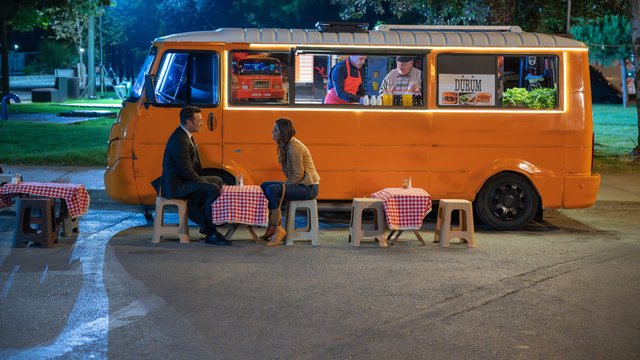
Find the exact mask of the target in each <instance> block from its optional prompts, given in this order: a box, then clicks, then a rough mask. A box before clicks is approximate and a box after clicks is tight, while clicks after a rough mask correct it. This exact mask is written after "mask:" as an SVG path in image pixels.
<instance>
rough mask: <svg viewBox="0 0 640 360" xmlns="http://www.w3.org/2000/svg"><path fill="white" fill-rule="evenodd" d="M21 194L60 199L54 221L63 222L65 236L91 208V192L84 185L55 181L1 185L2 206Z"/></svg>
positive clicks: (8, 204)
mask: <svg viewBox="0 0 640 360" xmlns="http://www.w3.org/2000/svg"><path fill="white" fill-rule="evenodd" d="M20 194H28V195H37V196H45V197H50V198H54V199H60V213H59V214H58V216H57V219H53V221H57V222H60V223H62V224H63V233H64V236H68V235H71V232H73V228H74V227H75V228H77V221H78V220H77V217H78V216H80V215H84V214H86V213H87V211H88V210H89V201H90V199H89V193H88V192H87V189H86V188H85V186H84V185H82V184H70V183H54V182H21V183H19V184H4V185H2V186H0V208H1V207H5V206H11V198H12V197H13V196H16V195H20Z"/></svg>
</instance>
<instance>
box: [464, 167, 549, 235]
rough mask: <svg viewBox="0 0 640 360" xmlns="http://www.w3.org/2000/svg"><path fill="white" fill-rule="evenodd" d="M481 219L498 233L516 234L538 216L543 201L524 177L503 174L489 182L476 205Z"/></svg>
mask: <svg viewBox="0 0 640 360" xmlns="http://www.w3.org/2000/svg"><path fill="white" fill-rule="evenodd" d="M474 205H475V208H476V213H477V214H478V217H479V218H480V220H482V222H484V223H485V224H487V225H489V226H491V227H492V228H493V229H495V230H516V229H520V228H522V227H524V226H525V225H527V224H528V223H529V222H530V221H531V219H533V217H534V216H535V215H536V213H537V211H538V207H539V206H540V200H539V198H538V194H537V193H536V192H535V190H534V189H533V187H532V186H531V184H530V183H529V182H528V181H527V180H526V179H525V178H524V177H522V176H521V175H518V174H514V173H502V174H497V175H494V176H493V177H491V178H489V180H487V182H485V184H484V185H483V186H482V189H480V192H479V193H478V196H477V197H476V201H475V204H474Z"/></svg>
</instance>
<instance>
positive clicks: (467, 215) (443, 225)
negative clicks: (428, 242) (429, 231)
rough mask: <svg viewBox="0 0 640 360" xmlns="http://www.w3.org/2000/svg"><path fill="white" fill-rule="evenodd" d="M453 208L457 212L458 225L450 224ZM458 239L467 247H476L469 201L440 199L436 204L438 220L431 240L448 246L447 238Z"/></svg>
mask: <svg viewBox="0 0 640 360" xmlns="http://www.w3.org/2000/svg"><path fill="white" fill-rule="evenodd" d="M454 210H457V211H458V212H459V216H460V217H459V222H458V224H459V225H458V226H456V227H452V226H451V217H452V213H453V211H454ZM451 239H460V243H465V242H466V243H467V245H468V246H469V247H476V241H475V239H474V238H473V210H472V207H471V202H470V201H468V200H462V199H441V200H440V205H439V206H438V220H437V222H436V231H435V234H434V236H433V242H437V243H439V245H440V246H442V247H448V246H449V240H451Z"/></svg>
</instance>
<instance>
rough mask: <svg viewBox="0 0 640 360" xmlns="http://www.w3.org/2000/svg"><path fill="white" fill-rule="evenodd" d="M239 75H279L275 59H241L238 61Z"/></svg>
mask: <svg viewBox="0 0 640 360" xmlns="http://www.w3.org/2000/svg"><path fill="white" fill-rule="evenodd" d="M238 65H239V68H240V75H280V73H281V69H280V61H278V60H277V59H241V60H239V61H238Z"/></svg>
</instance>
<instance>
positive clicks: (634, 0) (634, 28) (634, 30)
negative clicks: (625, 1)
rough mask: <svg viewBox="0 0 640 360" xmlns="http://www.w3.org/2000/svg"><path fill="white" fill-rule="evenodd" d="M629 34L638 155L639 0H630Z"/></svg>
mask: <svg viewBox="0 0 640 360" xmlns="http://www.w3.org/2000/svg"><path fill="white" fill-rule="evenodd" d="M631 36H632V39H633V40H632V41H633V54H634V55H635V56H634V57H633V64H634V65H635V71H636V73H635V75H636V78H635V81H636V108H637V114H638V119H636V121H637V125H638V138H637V139H636V140H637V142H636V147H635V149H633V152H632V154H633V155H636V156H638V155H640V94H638V91H640V0H631Z"/></svg>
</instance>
